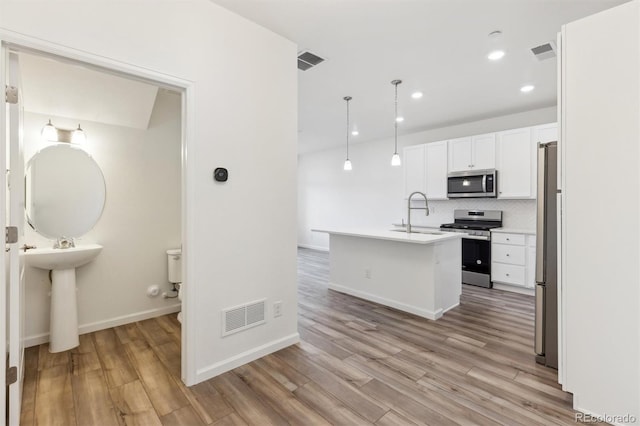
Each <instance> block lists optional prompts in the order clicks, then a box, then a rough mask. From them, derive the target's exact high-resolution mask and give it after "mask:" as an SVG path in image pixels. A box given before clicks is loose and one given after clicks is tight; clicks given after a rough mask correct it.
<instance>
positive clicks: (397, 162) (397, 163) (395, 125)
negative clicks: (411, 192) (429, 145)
mask: <svg viewBox="0 0 640 426" xmlns="http://www.w3.org/2000/svg"><path fill="white" fill-rule="evenodd" d="M401 83H402V80H393V81H392V82H391V84H393V85H394V87H395V93H396V96H395V115H394V116H393V130H394V134H393V136H394V150H393V156H392V157H391V165H392V166H400V165H401V164H402V161H401V160H400V156H399V155H398V84H401Z"/></svg>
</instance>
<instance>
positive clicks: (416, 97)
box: [411, 92, 422, 99]
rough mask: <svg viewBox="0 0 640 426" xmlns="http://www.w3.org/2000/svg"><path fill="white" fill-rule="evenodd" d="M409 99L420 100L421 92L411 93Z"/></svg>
mask: <svg viewBox="0 0 640 426" xmlns="http://www.w3.org/2000/svg"><path fill="white" fill-rule="evenodd" d="M411 97H412V98H413V99H420V98H422V92H413V93H412V94H411Z"/></svg>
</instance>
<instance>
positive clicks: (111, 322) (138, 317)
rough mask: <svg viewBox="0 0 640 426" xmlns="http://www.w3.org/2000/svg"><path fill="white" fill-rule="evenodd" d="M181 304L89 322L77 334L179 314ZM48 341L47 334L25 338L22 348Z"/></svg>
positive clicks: (79, 328)
mask: <svg viewBox="0 0 640 426" xmlns="http://www.w3.org/2000/svg"><path fill="white" fill-rule="evenodd" d="M181 306H182V305H181V304H177V305H171V306H165V307H162V308H158V309H149V310H148V311H142V312H136V313H133V314H128V315H122V316H120V317H115V318H110V319H108V320H103V321H96V322H91V323H89V324H82V325H80V326H79V327H78V332H79V334H87V333H92V332H94V331H98V330H104V329H106V328H112V327H117V326H119V325H124V324H129V323H132V322H136V321H142V320H146V319H149V318H155V317H159V316H162V315H167V314H172V313H174V312H179V311H180V307H181ZM48 341H49V333H42V334H36V335H33V336H27V337H26V338H25V339H24V346H25V347H26V348H29V347H31V346H37V345H41V344H43V343H47V342H48Z"/></svg>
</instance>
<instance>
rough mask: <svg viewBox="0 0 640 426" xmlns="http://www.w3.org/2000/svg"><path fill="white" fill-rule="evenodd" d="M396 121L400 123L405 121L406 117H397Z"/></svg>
mask: <svg viewBox="0 0 640 426" xmlns="http://www.w3.org/2000/svg"><path fill="white" fill-rule="evenodd" d="M396 121H397V122H398V123H402V122H403V121H404V117H396Z"/></svg>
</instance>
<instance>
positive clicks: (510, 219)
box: [398, 198, 536, 229]
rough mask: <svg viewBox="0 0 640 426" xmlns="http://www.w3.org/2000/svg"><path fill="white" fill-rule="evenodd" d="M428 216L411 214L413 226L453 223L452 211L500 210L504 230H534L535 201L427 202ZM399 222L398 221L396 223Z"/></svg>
mask: <svg viewBox="0 0 640 426" xmlns="http://www.w3.org/2000/svg"><path fill="white" fill-rule="evenodd" d="M429 208H430V210H431V212H430V214H429V216H426V217H425V216H424V214H423V212H422V211H421V210H413V211H412V212H411V223H412V224H414V225H426V226H440V225H441V224H443V223H451V222H453V211H454V210H456V209H465V210H474V209H477V210H502V225H503V226H504V227H505V228H519V229H535V227H536V200H496V199H489V198H473V199H460V200H444V201H429ZM399 222H400V220H398V223H399Z"/></svg>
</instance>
